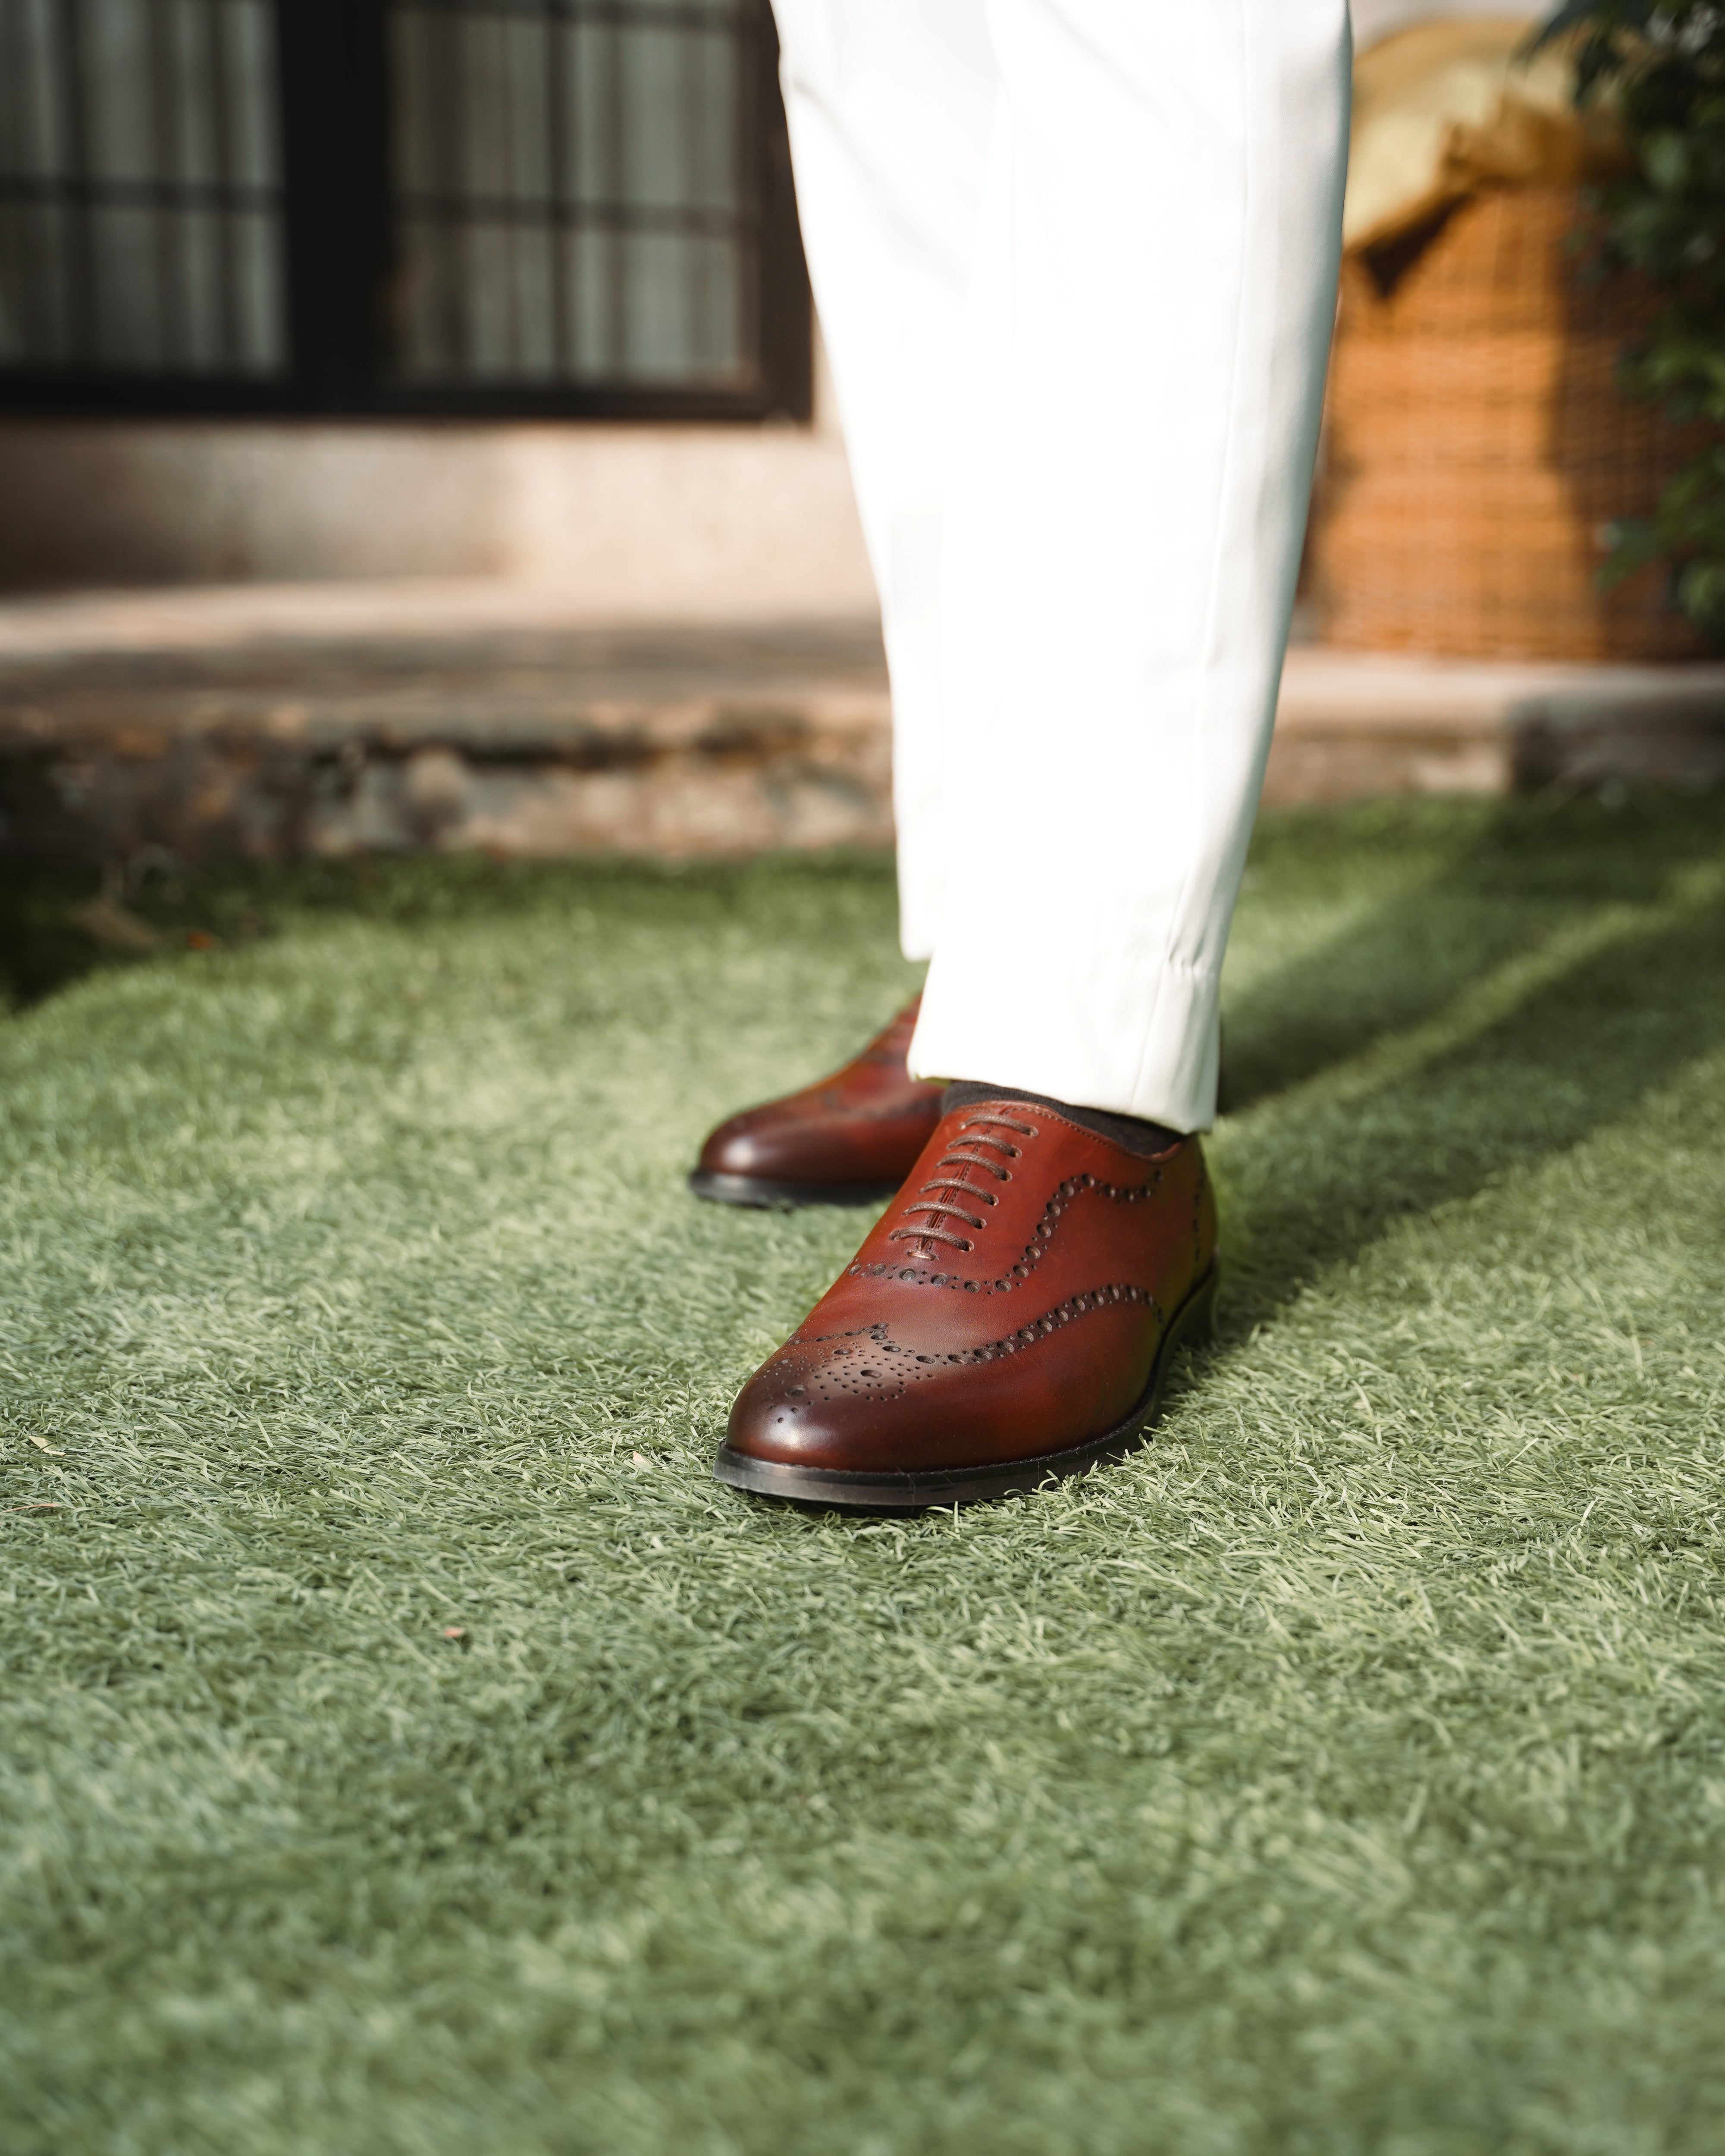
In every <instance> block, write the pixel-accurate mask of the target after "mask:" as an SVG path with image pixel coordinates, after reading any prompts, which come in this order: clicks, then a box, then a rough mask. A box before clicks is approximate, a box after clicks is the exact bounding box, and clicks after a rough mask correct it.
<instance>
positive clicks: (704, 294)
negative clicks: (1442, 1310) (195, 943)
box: [0, 0, 1725, 865]
mask: <svg viewBox="0 0 1725 2156" xmlns="http://www.w3.org/2000/svg"><path fill="white" fill-rule="evenodd" d="M1354 21H1355V29H1356V41H1357V45H1358V50H1359V53H1360V55H1361V59H1360V62H1359V65H1358V70H1357V78H1356V90H1357V99H1356V105H1357V111H1356V126H1355V139H1354V146H1353V150H1354V155H1353V174H1352V176H1351V178H1350V192H1349V208H1348V218H1349V231H1350V241H1351V244H1350V250H1349V256H1348V265H1347V269H1346V272H1345V275H1344V280H1343V304H1342V311H1341V315H1340V317H1339V321H1338V336H1337V352H1336V358H1335V362H1334V364H1333V366H1332V380H1331V395H1330V402H1329V415H1328V421H1327V428H1326V440H1325V448H1324V450H1323V453H1322V459H1321V470H1320V475H1319V485H1318V489H1317V497H1316V505H1315V509H1314V517H1313V525H1312V535H1311V539H1310V542H1309V546H1308V559H1307V576H1306V578H1305V583H1304V588H1303V595H1302V599H1301V608H1300V612H1299V626H1298V632H1297V636H1296V646H1297V648H1296V650H1295V651H1294V653H1293V654H1291V660H1290V665H1289V669H1288V672H1287V675H1286V680H1285V683H1284V692H1283V701H1282V706H1281V715H1280V716H1279V720H1278V728H1277V738H1276V747H1275V750H1274V752H1273V754H1272V757H1271V770H1270V778H1269V783H1268V794H1269V798H1271V799H1276V798H1281V799H1301V798H1337V797H1338V796H1342V795H1346V794H1351V793H1371V792H1377V791H1382V790H1385V789H1387V788H1399V787H1414V788H1424V789H1427V790H1430V789H1445V788H1448V789H1454V788H1461V789H1464V790H1479V789H1492V788H1501V787H1503V786H1505V785H1507V784H1509V783H1512V779H1513V778H1515V777H1516V776H1517V774H1520V775H1521V776H1522V777H1523V778H1530V779H1532V780H1535V781H1538V782H1539V783H1546V782H1548V781H1549V780H1551V779H1552V778H1558V779H1559V780H1561V781H1562V782H1563V783H1572V782H1574V783H1583V782H1585V783H1593V780H1594V779H1595V778H1598V776H1599V773H1601V772H1604V771H1618V770H1628V771H1630V773H1631V775H1634V773H1638V772H1640V771H1642V770H1646V771H1648V772H1651V773H1654V774H1655V775H1657V774H1659V773H1666V775H1670V773H1671V772H1673V771H1676V772H1678V773H1682V774H1687V775H1691V776H1693V775H1694V774H1695V773H1697V772H1700V773H1702V775H1703V776H1707V775H1725V725H1722V723H1721V716H1720V713H1721V707H1722V706H1725V689H1722V685H1721V677H1720V676H1719V675H1718V674H1717V670H1708V669H1707V668H1705V667H1702V666H1701V665H1696V664H1691V665H1687V666H1676V667H1674V666H1673V665H1671V663H1670V662H1671V661H1672V660H1691V661H1694V660H1697V656H1698V648H1697V646H1696V645H1695V644H1694V642H1693V639H1692V638H1690V637H1689V636H1688V634H1687V632H1686V629H1685V627H1684V625H1683V624H1681V623H1680V622H1677V621H1676V618H1675V617H1674V616H1673V615H1672V613H1671V609H1670V608H1669V607H1668V606H1667V605H1666V603H1665V601H1664V598H1663V597H1662V594H1661V591H1660V590H1659V588H1657V583H1656V579H1654V578H1653V577H1651V576H1648V575H1644V576H1643V577H1642V578H1641V579H1640V582H1639V583H1638V584H1636V585H1635V586H1634V587H1633V588H1631V587H1629V586H1625V588H1624V589H1623V591H1622V592H1621V593H1619V594H1617V595H1615V597H1613V598H1610V599H1609V600H1607V599H1606V598H1604V597H1603V596H1602V595H1601V594H1600V593H1599V592H1598V590H1597V588H1596V587H1595V583H1594V570H1595V567H1596V566H1597V563H1598V561H1599V536H1598V535H1599V531H1600V530H1601V529H1602V528H1603V521H1604V520H1606V519H1609V517H1610V516H1614V515H1618V514H1620V513H1622V512H1623V511H1625V510H1630V511H1633V510H1635V508H1637V507H1638V506H1642V505H1644V504H1645V502H1646V501H1648V500H1651V499H1652V498H1653V495H1655V494H1656V491H1657V489H1658V486H1659V485H1660V484H1661V482H1662V479H1663V476H1664V475H1665V474H1666V473H1667V472H1668V471H1669V470H1670V469H1671V449H1672V445H1671V443H1670V441H1669V440H1668V439H1666V435H1664V434H1661V430H1660V427H1659V425H1658V423H1656V420H1655V419H1654V418H1653V417H1652V416H1651V415H1650V414H1649V413H1646V412H1645V410H1643V409H1639V408H1637V409H1634V410H1632V409H1631V408H1630V407H1628V406H1627V405H1626V404H1625V402H1624V400H1623V399H1622V398H1621V397H1620V395H1619V393H1618V392H1617V390H1616V388H1615V379H1614V370H1615V361H1616V355H1617V353H1618V352H1619V350H1620V345H1621V341H1622V336H1623V333H1624V326H1625V318H1624V317H1623V316H1621V314H1615V315H1614V314H1612V313H1611V312H1610V311H1609V309H1607V310H1606V311H1604V312H1601V311H1600V309H1599V306H1598V305H1595V304H1594V303H1593V302H1589V303H1588V304H1589V305H1592V306H1593V312H1592V313H1591V314H1589V313H1588V311H1587V308H1586V307H1585V306H1582V305H1579V302H1578V300H1577V297H1576V286H1575V283H1574V275H1573V256H1572V254H1571V253H1570V252H1569V249H1568V239H1569V235H1570V234H1571V232H1572V231H1573V228H1574V222H1575V219H1576V218H1577V216H1578V214H1579V210H1578V202H1579V197H1578V195H1577V192H1576V188H1577V183H1578V181H1579V179H1580V178H1581V177H1583V176H1584V166H1585V163H1586V158H1587V157H1588V156H1589V155H1590V154H1591V151H1590V150H1589V146H1588V144H1587V142H1586V141H1584V138H1583V136H1582V135H1581V134H1580V133H1579V132H1578V126H1577V123H1576V122H1575V120H1574V114H1573V112H1572V111H1571V110H1570V109H1569V100H1568V89H1567V83H1566V80H1565V79H1564V77H1563V72H1562V69H1561V67H1560V66H1556V65H1555V64H1551V65H1548V66H1547V67H1546V69H1545V72H1544V74H1543V75H1541V76H1540V77H1539V78H1538V80H1537V81H1536V80H1534V78H1533V77H1532V76H1530V75H1528V74H1527V71H1526V70H1525V69H1520V65H1519V62H1518V60H1517V53H1518V50H1519V48H1520V46H1521V44H1522V40H1523V39H1524V37H1525V34H1526V32H1527V28H1529V26H1530V22H1529V16H1528V14H1527V10H1526V0H1523V4H1522V6H1521V7H1506V6H1505V5H1503V4H1502V0H1354ZM776 68H777V49H776V41H775V38H774V35H773V23H772V18H771V13H770V9H769V7H768V0H0V848H5V847H8V846H9V847H10V848H12V849H13V850H22V851H23V852H25V853H26V854H31V855H37V856H48V857H53V858H65V859H72V860H100V861H101V862H103V863H105V864H109V865H111V864H112V863H113V862H115V861H116V860H146V859H151V858H155V857H156V855H159V854H161V853H162V852H163V851H164V850H165V851H166V852H167V853H171V854H173V855H177V856H179V857H183V858H187V859H193V858H198V857H200V856H202V855H210V854H212V853H218V852H221V851H223V850H226V851H235V850H237V851H239V852H243V853H270V852H287V851H294V850H305V849H307V848H310V849H312V850H326V851H342V850H352V849H354V848H357V847H366V846H401V845H417V844H437V845H448V846H454V845H465V844H486V845H490V846H492V847H494V848H496V849H500V850H508V851H526V852H556V851H562V850H568V849H570V848H574V847H586V846H617V845H621V846H628V847H639V848H646V849H649V850H662V851H669V852H678V851H691V850H714V849H718V850H738V849H744V848H748V847H754V846H765V845H778V844H791V845H814V844H824V843H827V842H829V841H830V840H834V839H860V840H864V841H867V842H870V843H876V842H880V841H883V840H885V839H886V838H888V837H889V836H890V834H891V821H890V805H889V799H888V787H887V773H888V762H889V757H888V746H887V734H888V727H887V721H888V706H887V699H886V677H885V670H884V663H883V661H882V659H881V655H880V646H879V637H878V624H877V621H876V610H875V596H874V590H873V585H872V583H871V580H870V574H869V569H868V565H867V562H866V559H865V554H864V551H863V546H862V540H861V535H860V528H859V525H858V521H857V516H856V512H855V504H854V501H853V499H852V495H851V491H850V480H849V475H848V472H847V469H846V465H845V454H844V448H843V444H842V441H841V439H840V438H839V432H838V428H837V423H836V416H835V414H834V410H833V407H832V399H831V396H830V393H829V389H828V387H827V382H826V377H825V370H824V366H823V363H822V357H821V349H820V340H819V330H818V326H817V325H816V324H815V322H814V318H813V314H812V309H811V304H810V297H809V281H808V276H807V273H806V269H805V266H804V264H803V255H802V250H801V246H800V242H799V239H798V231H797V222H796V208H795V199H794V193H793V187H792V182H791V173H790V164H789V157H788V148H787V143H786V136H785V126H784V115H783V109H782V106H781V104H780V100H779V95H778V82H777V73H776ZM1554 69H1555V71H1553V70H1554ZM1512 76H1513V80H1512ZM1667 432H1668V430H1667ZM1650 661H1651V662H1657V663H1656V664H1654V665H1649V664H1648V662H1650ZM1716 766H1717V767H1718V768H1717V773H1716V771H1715V767H1716ZM1578 773H1579V774H1580V778H1579V779H1578V778H1577V774H1578ZM152 849H154V850H155V852H154V853H152V851H151V850H152Z"/></svg>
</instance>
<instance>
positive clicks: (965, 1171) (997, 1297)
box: [728, 1101, 1216, 1474]
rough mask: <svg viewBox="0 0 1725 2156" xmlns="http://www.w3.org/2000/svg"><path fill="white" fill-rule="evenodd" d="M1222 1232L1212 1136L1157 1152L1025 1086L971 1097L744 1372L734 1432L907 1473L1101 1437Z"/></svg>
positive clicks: (744, 1445) (1137, 1389)
mask: <svg viewBox="0 0 1725 2156" xmlns="http://www.w3.org/2000/svg"><path fill="white" fill-rule="evenodd" d="M1215 1245H1216V1214H1215V1204H1214V1198H1213V1196H1212V1194H1211V1191H1210V1186H1209V1177H1208V1175H1207V1174H1206V1173H1205V1170H1204V1152H1203V1147H1202V1146H1201V1145H1200V1143H1199V1140H1198V1139H1197V1138H1196V1137H1190V1138H1186V1139H1183V1141H1182V1142H1180V1143H1179V1144H1178V1145H1177V1146H1174V1147H1171V1148H1170V1149H1169V1150H1168V1152H1165V1153H1162V1154H1158V1155H1157V1156H1156V1157H1154V1158H1145V1157H1144V1156H1142V1155H1141V1154H1137V1153H1132V1152H1127V1151H1126V1150H1125V1149H1124V1148H1123V1147H1120V1146H1117V1145H1115V1144H1113V1143H1112V1142H1111V1141H1109V1140H1108V1139H1106V1138H1102V1137H1096V1135H1095V1134H1094V1133H1092V1132H1089V1131H1086V1130H1081V1129H1080V1128H1079V1127H1078V1126H1077V1125H1076V1123H1072V1122H1068V1121H1067V1120H1066V1118H1065V1116H1061V1115H1059V1114H1057V1113H1055V1112H1054V1111H1050V1110H1049V1109H1045V1108H1040V1107H1034V1106H1029V1105H1027V1104H1026V1103H1024V1102H1023V1101H993V1102H989V1101H983V1102H979V1103H975V1104H973V1105H971V1106H967V1107H963V1108H958V1109H955V1110H954V1111H952V1114H950V1115H948V1116H945V1117H943V1118H942V1122H941V1124H940V1127H939V1128H938V1129H937V1132H935V1135H934V1137H933V1138H932V1140H931V1141H930V1142H929V1144H928V1145H927V1147H926V1148H925V1149H924V1151H923V1153H922V1158H921V1159H920V1160H919V1161H918V1162H917V1163H916V1166H915V1168H913V1169H912V1171H911V1174H910V1176H909V1177H908V1178H907V1179H906V1184H905V1187H904V1188H903V1189H902V1190H901V1192H900V1193H899V1196H898V1199H896V1201H895V1202H894V1204H892V1205H891V1207H890V1208H889V1209H888V1210H887V1211H886V1214H885V1215H884V1216H883V1217H882V1219H880V1223H879V1224H878V1225H877V1226H876V1227H875V1229H874V1230H873V1232H872V1233H871V1234H870V1235H869V1237H868V1239H867V1240H866V1241H865V1243H864V1244H863V1246H862V1248H861V1249H860V1250H859V1251H858V1252H857V1255H856V1257H855V1261H854V1262H853V1263H852V1264H851V1265H850V1266H848V1267H847V1268H846V1270H845V1272H844V1274H843V1275H842V1276H840V1278H839V1281H837V1283H836V1284H835V1285H834V1286H833V1287H832V1288H831V1289H830V1290H829V1291H828V1293H827V1294H826V1295H825V1296H823V1297H822V1298H821V1300H820V1301H819V1303H817V1304H816V1306H815V1307H814V1310H813V1311H812V1312H810V1313H809V1317H808V1318H807V1319H806V1321H805V1322H803V1325H802V1326H801V1327H799V1328H798V1331H797V1332H796V1333H795V1335H794V1336H793V1337H792V1338H791V1339H790V1340H789V1341H788V1342H787V1343H786V1344H785V1346H784V1347H782V1348H780V1349H779V1351H778V1353H777V1354H776V1355H774V1356H773V1357H772V1358H771V1359H770V1360H769V1361H768V1362H767V1363H764V1364H763V1365H762V1368H760V1369H759V1370H757V1372H756V1373H755V1375H754V1376H753V1377H752V1378H751V1379H750V1380H749V1382H748V1383H747V1385H746V1386H745V1387H744V1389H743V1390H742V1393H741V1394H740V1395H739V1396H738V1398H737V1404H736V1405H735V1407H734V1408H733V1409H732V1414H731V1426H730V1433H729V1440H728V1441H729V1444H730V1446H731V1448H732V1450H734V1451H737V1452H740V1453H743V1454H746V1455H750V1456H752V1457H753V1458H756V1459H759V1460H772V1461H777V1462H780V1463H783V1464H784V1465H787V1466H802V1467H812V1468H823V1469H829V1470H833V1471H850V1472H853V1473H887V1474H896V1473H916V1472H917V1471H926V1470H929V1469H933V1468H942V1467H977V1466H984V1465H988V1464H992V1463H994V1462H997V1461H999V1462H1004V1463H1011V1462H1013V1461H1014V1460H1029V1459H1035V1458H1038V1457H1040V1456H1041V1455H1045V1454H1048V1453H1055V1452H1061V1451H1065V1450H1070V1448H1072V1447H1074V1446H1078V1445H1084V1444H1086V1443H1087V1442H1089V1441H1091V1440H1095V1439H1097V1438H1100V1437H1102V1436H1104V1435H1106V1434H1107V1433H1108V1432H1110V1431H1111V1430H1114V1429H1115V1428H1116V1427H1117V1425H1118V1424H1121V1423H1122V1421H1123V1420H1124V1419H1126V1418H1127V1417H1128V1416H1130V1415H1131V1414H1132V1412H1133V1409H1135V1407H1136V1406H1137V1404H1138V1403H1139V1401H1140V1400H1141V1399H1142V1398H1143V1396H1144V1394H1145V1392H1146V1390H1147V1387H1148V1385H1149V1383H1150V1378H1151V1373H1152V1370H1153V1366H1154V1363H1155V1359H1156V1356H1157V1352H1158V1348H1159V1347H1160V1345H1161V1343H1162V1340H1163V1335H1164V1333H1165V1332H1166V1330H1167V1327H1168V1322H1169V1320H1170V1319H1171V1318H1172V1317H1173V1315H1174V1313H1175V1312H1177V1311H1178V1310H1179V1308H1180V1307H1181V1306H1182V1305H1183V1303H1184V1302H1185V1301H1186V1300H1187V1298H1188V1296H1190V1295H1191V1294H1192V1292H1193V1291H1194V1288H1196V1287H1197V1286H1199V1283H1200V1281H1203V1279H1204V1276H1205V1275H1206V1274H1207V1273H1208V1271H1209V1268H1210V1266H1211V1265H1212V1263H1213V1261H1214V1255H1215Z"/></svg>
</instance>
